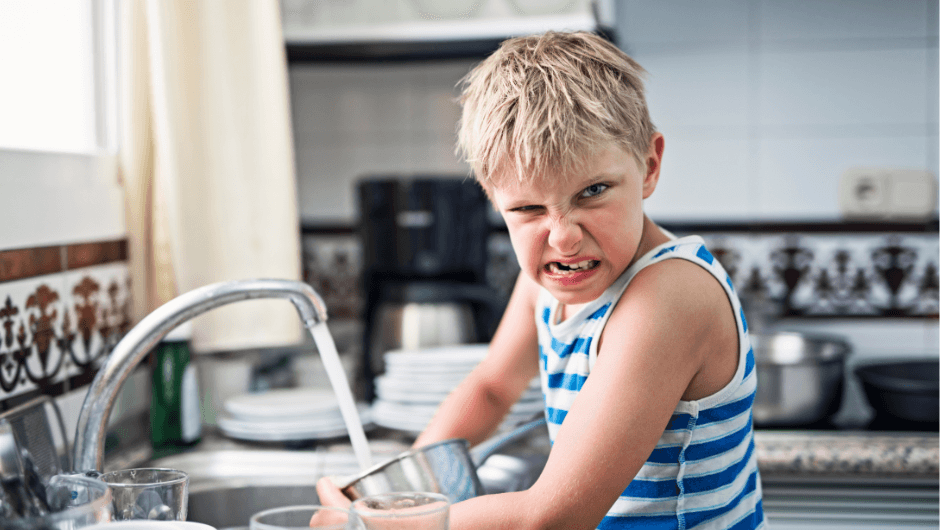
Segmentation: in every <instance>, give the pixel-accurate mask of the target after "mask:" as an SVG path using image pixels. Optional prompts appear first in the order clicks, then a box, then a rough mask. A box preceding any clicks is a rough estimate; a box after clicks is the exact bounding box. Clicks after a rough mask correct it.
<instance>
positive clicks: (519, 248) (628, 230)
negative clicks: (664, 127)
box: [490, 134, 662, 305]
mask: <svg viewBox="0 0 940 530" xmlns="http://www.w3.org/2000/svg"><path fill="white" fill-rule="evenodd" d="M657 137H658V138H654V141H653V142H652V143H651V153H652V155H651V156H652V157H653V159H652V160H651V159H650V158H648V159H647V164H648V166H649V167H648V168H647V169H646V170H644V169H643V168H642V167H640V165H639V164H638V163H637V161H636V159H635V158H634V157H633V156H632V155H630V154H629V153H628V152H626V151H625V150H623V149H622V148H620V147H619V146H610V147H607V148H605V149H601V150H599V151H598V152H597V153H596V155H595V156H593V157H592V158H591V159H589V160H588V161H587V163H586V164H584V166H583V169H582V170H580V171H578V172H576V173H574V174H572V175H571V177H569V178H568V179H552V178H542V179H535V181H534V182H530V183H525V184H523V183H519V182H518V181H516V180H514V179H513V178H512V177H511V176H507V178H506V179H504V180H503V181H504V182H506V184H503V185H501V186H499V187H498V188H497V187H494V188H492V189H491V190H490V195H491V198H492V199H493V202H494V204H495V205H496V207H497V208H498V209H499V211H500V213H501V214H502V216H503V219H505V221H506V226H507V228H508V229H509V236H510V239H511V240H512V246H513V249H514V250H515V253H516V257H517V258H518V260H519V265H520V267H521V268H522V271H523V272H524V273H525V274H527V275H528V276H529V277H530V278H532V279H533V280H535V281H536V282H537V283H538V284H540V285H541V286H542V287H544V288H546V289H548V291H549V292H550V293H551V294H552V295H553V296H554V297H555V298H557V299H558V300H559V301H560V302H562V303H564V304H568V305H570V304H583V303H587V302H590V301H591V300H594V299H595V298H597V297H598V296H600V295H601V294H602V293H603V292H604V290H605V289H607V288H608V287H609V286H610V285H611V284H612V283H613V282H614V280H616V279H617V278H618V277H619V276H620V274H621V273H623V271H624V270H626V268H627V267H628V266H629V265H630V264H631V263H632V262H633V261H634V259H635V258H636V257H637V251H638V249H639V247H640V242H641V235H642V233H643V218H644V215H643V199H645V198H647V197H649V196H650V194H652V193H653V190H654V189H655V188H656V182H657V179H658V177H659V161H660V157H661V156H662V136H661V135H658V134H657ZM656 145H658V148H656V147H654V146H656ZM644 251H645V250H644Z"/></svg>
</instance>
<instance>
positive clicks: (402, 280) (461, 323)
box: [356, 176, 506, 401]
mask: <svg viewBox="0 0 940 530" xmlns="http://www.w3.org/2000/svg"><path fill="white" fill-rule="evenodd" d="M357 188H358V190H357V191H358V199H359V232H360V237H361V240H362V245H363V272H362V292H363V293H364V299H365V307H364V309H363V311H364V315H363V319H364V325H365V329H364V334H363V354H364V358H363V360H362V361H363V362H361V363H359V364H360V367H361V370H360V373H359V377H358V378H357V379H358V380H357V382H356V383H357V389H359V390H360V391H361V392H362V393H363V394H364V396H363V397H364V398H365V399H366V400H368V401H372V400H373V398H374V397H375V386H374V381H373V380H374V378H375V376H376V375H379V374H382V373H383V372H384V366H385V365H384V360H383V356H384V354H385V352H386V351H389V350H392V349H399V348H404V349H410V348H415V347H433V346H439V345H446V344H459V343H474V342H486V341H489V340H490V339H491V338H492V335H493V332H494V331H495V328H496V325H497V324H498V322H499V319H500V317H501V316H502V312H503V309H504V308H505V303H506V301H505V300H503V299H501V298H500V297H499V296H498V294H497V292H496V290H495V289H493V288H491V287H490V286H489V285H487V283H486V266H487V239H488V236H489V234H490V224H489V220H488V216H487V210H488V208H489V203H488V200H487V199H486V196H485V194H484V193H483V190H482V189H481V188H480V186H479V185H478V184H477V183H475V182H473V181H470V180H467V179H465V178H460V177H446V176H441V177H435V176H412V177H403V176H390V177H377V178H367V179H363V180H360V181H359V182H358V184H357Z"/></svg>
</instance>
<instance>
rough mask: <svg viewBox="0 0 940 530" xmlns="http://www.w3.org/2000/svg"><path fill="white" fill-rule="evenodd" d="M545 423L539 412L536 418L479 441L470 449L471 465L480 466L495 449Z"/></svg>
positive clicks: (497, 449) (518, 438) (520, 437)
mask: <svg viewBox="0 0 940 530" xmlns="http://www.w3.org/2000/svg"><path fill="white" fill-rule="evenodd" d="M544 425H545V416H544V415H543V414H542V413H541V412H539V413H538V417H537V419H534V420H529V421H527V422H525V423H522V424H520V425H518V426H516V427H515V428H513V429H512V430H511V431H509V432H506V433H504V434H501V435H499V436H495V437H493V438H490V439H489V440H486V441H484V442H481V443H480V444H479V445H477V446H476V447H474V448H473V449H471V450H470V458H471V459H472V460H473V465H474V466H475V467H480V466H482V465H483V463H484V462H486V459H487V458H489V457H490V456H492V455H493V453H495V452H496V451H499V450H500V449H502V448H503V447H505V446H507V445H509V444H511V443H513V442H515V441H517V440H520V439H522V438H524V437H525V436H526V435H528V434H529V433H530V432H532V431H533V430H535V429H538V428H539V427H542V426H544Z"/></svg>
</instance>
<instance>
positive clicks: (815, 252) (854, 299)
mask: <svg viewBox="0 0 940 530" xmlns="http://www.w3.org/2000/svg"><path fill="white" fill-rule="evenodd" d="M688 228H689V227H674V228H673V227H670V229H671V230H672V231H673V232H674V233H675V234H676V235H679V236H681V235H685V234H687V233H698V234H700V235H702V237H703V238H704V239H705V241H706V244H707V245H708V246H709V249H710V250H711V251H712V253H713V254H714V255H715V256H716V257H717V258H718V259H719V261H721V263H722V265H724V266H725V268H726V269H727V270H728V272H729V274H730V275H731V277H732V280H733V281H734V283H735V285H736V286H737V288H738V291H739V292H741V293H742V296H743V297H745V298H747V297H751V298H752V299H753V298H761V299H763V300H766V301H769V303H770V304H771V305H772V306H773V311H774V312H775V313H776V316H780V317H801V318H846V317H849V318H898V317H900V318H937V317H938V306H940V303H938V299H940V295H938V284H940V281H938V258H940V240H938V233H937V231H936V227H935V226H928V227H927V228H926V229H914V228H912V227H906V229H904V230H898V231H888V229H887V228H886V227H884V226H881V227H876V226H874V225H873V226H868V225H859V226H858V227H855V229H851V228H850V229H844V228H843V229H842V230H841V231H839V230H837V229H836V228H837V227H836V226H834V225H833V226H828V225H814V224H808V223H807V224H800V225H794V226H792V227H790V228H792V230H790V231H787V230H784V228H787V227H785V226H776V225H767V226H750V227H747V228H746V229H745V228H741V229H734V228H732V229H730V230H729V229H727V227H723V226H721V225H718V226H715V227H711V228H706V227H693V228H694V231H686V229H688ZM879 228H880V231H879ZM303 239H304V243H303V248H304V276H305V278H306V279H307V281H308V282H310V283H311V285H313V286H314V288H315V289H317V291H318V292H319V293H320V294H321V295H322V296H323V297H324V299H325V300H326V302H327V307H328V308H329V310H330V313H331V315H334V316H336V317H340V318H351V319H356V318H359V315H360V310H361V308H362V303H363V301H362V293H361V288H360V286H359V284H358V282H359V275H360V273H361V264H362V248H361V243H360V241H359V238H358V236H357V235H356V233H355V232H354V231H352V230H346V231H340V230H337V229H336V228H335V227H334V228H332V229H330V230H329V231H325V232H323V233H318V232H317V231H316V230H309V229H308V230H305V233H304V238H303ZM488 250H489V264H488V267H487V271H486V278H487V282H488V283H489V284H490V285H491V286H493V287H494V288H495V289H496V290H497V291H498V292H499V293H500V294H501V295H503V296H504V297H506V298H508V297H509V294H510V293H511V291H512V287H513V285H514V283H515V278H516V275H517V274H518V271H519V266H518V264H517V262H516V258H515V254H514V253H513V251H512V246H511V245H510V243H509V236H508V234H507V233H505V232H502V231H499V230H496V231H494V232H493V234H492V235H491V236H490V238H489V241H488Z"/></svg>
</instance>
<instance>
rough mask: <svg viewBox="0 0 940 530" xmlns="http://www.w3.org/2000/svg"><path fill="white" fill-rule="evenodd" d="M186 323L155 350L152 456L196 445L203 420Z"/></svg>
mask: <svg viewBox="0 0 940 530" xmlns="http://www.w3.org/2000/svg"><path fill="white" fill-rule="evenodd" d="M190 336H191V326H190V325H189V323H188V322H186V323H183V324H181V325H180V326H179V327H177V328H176V329H174V330H173V331H171V332H170V333H169V334H167V336H166V337H164V339H163V340H162V341H161V342H160V344H158V345H157V347H156V348H154V356H153V357H154V363H153V395H152V399H151V400H150V441H151V442H152V444H153V450H154V456H155V457H159V456H163V455H167V454H173V453H177V452H179V451H180V450H182V449H184V448H186V447H190V446H193V445H195V444H197V443H199V440H200V439H201V436H202V417H201V414H200V411H199V388H198V383H197V381H196V368H195V366H194V365H193V363H192V362H191V358H190V349H189V339H190Z"/></svg>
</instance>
